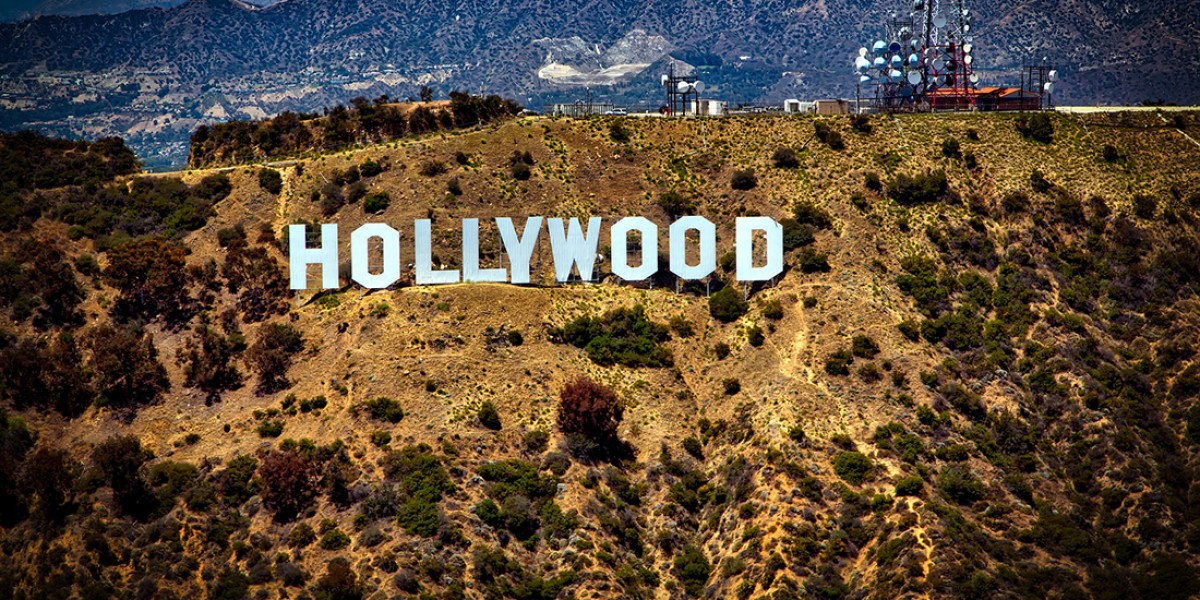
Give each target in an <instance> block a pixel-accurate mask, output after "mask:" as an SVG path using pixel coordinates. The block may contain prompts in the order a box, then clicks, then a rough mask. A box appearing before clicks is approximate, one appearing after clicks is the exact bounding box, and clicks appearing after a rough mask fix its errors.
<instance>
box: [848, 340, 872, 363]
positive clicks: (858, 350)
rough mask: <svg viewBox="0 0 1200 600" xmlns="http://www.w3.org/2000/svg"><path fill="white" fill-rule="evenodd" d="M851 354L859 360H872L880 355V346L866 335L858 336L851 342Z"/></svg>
mask: <svg viewBox="0 0 1200 600" xmlns="http://www.w3.org/2000/svg"><path fill="white" fill-rule="evenodd" d="M850 353H851V354H853V355H854V356H856V357H858V358H865V359H868V360H870V359H872V358H875V356H876V355H877V354H879V344H876V343H875V340H873V339H871V338H870V337H868V336H865V335H856V336H854V338H853V339H852V340H851V341H850Z"/></svg>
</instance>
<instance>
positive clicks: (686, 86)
mask: <svg viewBox="0 0 1200 600" xmlns="http://www.w3.org/2000/svg"><path fill="white" fill-rule="evenodd" d="M675 90H676V91H678V92H679V93H681V94H686V93H688V92H690V91H692V84H690V83H688V82H686V81H680V82H679V83H678V84H677V85H676V86H675Z"/></svg>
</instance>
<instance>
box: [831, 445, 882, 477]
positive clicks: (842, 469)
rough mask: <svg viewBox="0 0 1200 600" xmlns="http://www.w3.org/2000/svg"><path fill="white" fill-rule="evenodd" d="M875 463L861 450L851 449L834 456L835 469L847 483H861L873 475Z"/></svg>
mask: <svg viewBox="0 0 1200 600" xmlns="http://www.w3.org/2000/svg"><path fill="white" fill-rule="evenodd" d="M874 468H875V465H874V464H873V463H872V462H871V459H869V458H867V457H866V455H864V454H863V453H861V452H857V451H853V450H849V451H844V452H839V453H838V454H837V456H834V457H833V470H834V472H835V473H837V475H838V477H841V478H842V479H843V480H845V481H846V482H847V483H851V484H854V485H861V484H862V482H864V481H866V479H867V477H868V476H870V475H871V472H872V471H873V470H874Z"/></svg>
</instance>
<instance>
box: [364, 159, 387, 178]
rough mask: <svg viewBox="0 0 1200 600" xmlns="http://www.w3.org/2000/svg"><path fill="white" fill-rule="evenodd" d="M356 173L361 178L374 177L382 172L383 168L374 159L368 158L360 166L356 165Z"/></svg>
mask: <svg viewBox="0 0 1200 600" xmlns="http://www.w3.org/2000/svg"><path fill="white" fill-rule="evenodd" d="M358 172H359V173H360V174H362V176H363V177H374V176H376V175H378V174H380V173H382V172H383V166H382V165H380V164H379V163H378V162H376V161H375V160H374V159H371V158H368V159H367V160H365V161H363V163H362V164H361V165H358Z"/></svg>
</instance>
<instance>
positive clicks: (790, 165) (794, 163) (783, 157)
mask: <svg viewBox="0 0 1200 600" xmlns="http://www.w3.org/2000/svg"><path fill="white" fill-rule="evenodd" d="M771 162H773V163H775V167H776V168H778V169H795V168H796V167H799V166H800V160H799V159H797V158H796V151H795V150H792V149H791V148H787V147H781V148H778V149H776V150H775V154H772V155H771Z"/></svg>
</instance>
